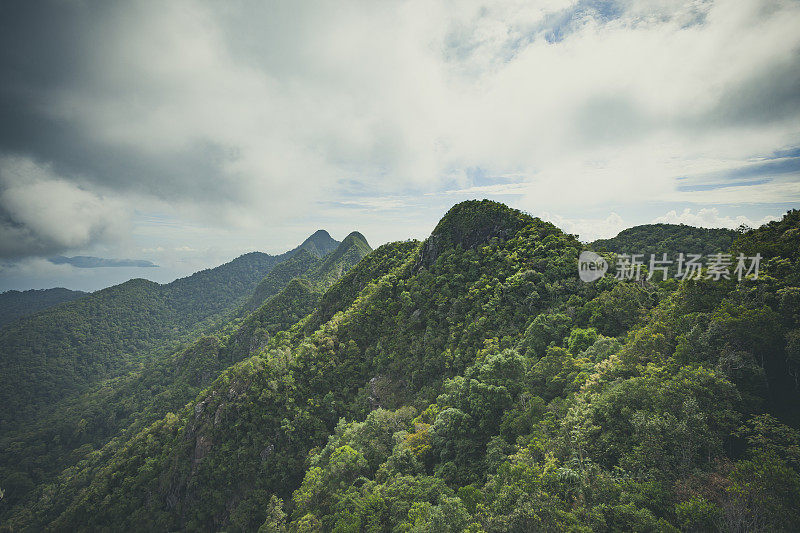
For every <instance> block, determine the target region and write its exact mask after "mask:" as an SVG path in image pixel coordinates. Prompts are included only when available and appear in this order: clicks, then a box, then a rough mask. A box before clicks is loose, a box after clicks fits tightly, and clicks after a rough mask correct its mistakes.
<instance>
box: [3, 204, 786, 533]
mask: <svg viewBox="0 0 800 533" xmlns="http://www.w3.org/2000/svg"><path fill="white" fill-rule="evenodd" d="M798 218H800V217H798V215H797V212H791V213H789V214H788V215H787V217H786V218H785V219H784V220H783V221H782V222H781V223H776V224H771V225H769V226H767V227H765V228H761V229H758V230H754V231H752V232H749V233H746V234H744V235H741V236H740V237H739V238H738V240H737V242H736V243H735V244H734V249H735V250H739V249H741V250H748V251H752V250H760V249H764V250H765V251H764V252H763V255H764V257H765V260H764V263H763V264H762V271H761V276H760V278H759V280H753V279H745V280H742V281H741V282H737V281H736V280H728V281H726V280H721V281H713V280H709V279H703V280H695V281H681V282H678V281H676V280H674V279H673V280H668V281H665V282H659V281H654V282H653V283H629V282H624V281H617V280H615V279H613V278H611V277H606V278H603V279H601V280H599V281H597V282H594V283H591V284H585V283H582V282H581V281H580V280H579V279H578V276H577V268H576V267H577V265H576V262H577V257H578V254H579V252H580V251H581V248H582V246H581V244H580V243H579V242H578V241H577V240H575V238H574V237H572V236H569V235H565V234H564V233H563V232H561V231H560V230H558V229H557V228H556V227H554V226H553V225H551V224H548V223H544V222H542V221H541V220H538V219H535V218H533V217H529V216H527V215H524V214H523V213H519V212H517V211H513V210H510V209H508V208H507V207H505V206H502V205H499V204H496V203H493V202H487V201H483V202H465V203H462V204H459V205H457V206H455V207H454V208H453V209H451V211H450V212H448V214H447V215H446V216H445V217H444V219H443V221H442V223H440V224H439V226H437V228H436V230H434V235H435V236H436V237H435V238H434V239H429V240H428V241H426V242H424V243H417V242H414V241H410V242H404V243H393V244H389V245H385V246H382V247H380V248H379V249H378V250H376V251H375V252H373V253H372V254H370V255H369V256H367V257H366V258H365V259H364V260H363V261H361V262H360V263H359V264H358V266H357V267H355V268H353V269H352V270H351V271H350V272H349V273H348V274H346V275H345V276H344V277H342V278H341V279H340V280H339V281H338V282H337V283H336V284H334V285H333V286H332V287H331V288H330V289H328V290H327V291H326V293H325V294H324V295H323V296H322V299H321V300H320V302H319V304H318V305H317V306H316V309H315V310H314V311H313V312H312V313H311V314H310V315H308V316H307V317H306V318H304V319H302V320H300V321H299V322H298V323H297V324H296V325H294V326H293V327H292V328H291V329H289V330H288V331H286V332H282V333H279V334H277V335H275V336H273V337H271V338H270V339H269V341H268V342H267V344H266V345H265V346H263V347H260V348H259V349H258V350H257V352H256V353H255V354H253V355H252V356H251V357H249V358H247V359H245V360H243V361H241V362H239V363H237V364H235V365H233V366H231V367H230V368H229V369H227V370H226V371H224V372H223V373H222V375H220V376H219V377H218V378H217V379H216V380H215V381H214V382H213V383H211V384H210V385H209V386H208V387H207V388H206V389H204V390H203V391H202V392H200V393H199V394H198V395H197V396H196V398H195V399H194V400H192V401H191V402H190V403H189V404H188V405H187V406H186V407H185V408H183V409H181V410H180V411H176V412H174V413H170V414H167V415H166V416H164V417H162V418H161V419H159V420H157V421H155V422H154V423H152V424H151V425H149V426H148V427H146V428H144V429H143V430H142V431H140V432H139V433H138V434H136V435H134V436H132V437H131V438H128V439H120V440H118V441H114V442H111V443H110V444H109V445H108V446H107V447H106V448H105V449H104V450H103V451H102V453H101V454H99V457H98V459H97V460H92V458H87V459H86V460H85V461H84V462H82V463H81V464H79V465H78V467H77V468H74V469H70V470H67V471H65V472H63V474H62V476H61V477H60V478H59V479H58V480H57V481H55V482H54V483H53V484H52V485H50V486H48V487H45V488H44V490H42V491H41V493H40V497H39V499H38V500H37V501H35V502H32V503H30V504H29V505H26V506H24V507H22V508H19V509H17V510H16V512H15V513H14V516H13V517H12V518H11V519H10V520H9V524H10V525H11V526H13V527H17V528H19V529H23V530H25V529H29V530H37V529H41V528H45V527H49V528H51V529H54V530H58V531H81V530H100V529H104V528H105V529H109V530H126V529H127V530H130V529H146V530H159V531H163V530H190V531H192V530H197V531H210V530H225V531H252V530H256V529H258V528H259V527H260V528H261V529H262V530H263V531H281V530H284V529H288V530H290V531H465V530H466V531H487V532H488V531H567V530H571V531H631V530H634V531H680V530H683V531H713V530H724V531H795V530H797V529H798V526H799V525H800V516H798V508H797V505H796V502H797V501H798V500H800V476H799V475H798V469H799V468H800V451H799V450H800V443H799V441H800V436H799V435H798V431H797V429H796V427H797V420H796V419H793V418H792V413H793V411H796V409H793V408H792V407H793V406H796V405H797V401H798V400H800V397H798V394H797V388H796V387H794V388H792V387H791V386H787V384H786V382H787V379H785V377H786V376H789V379H792V378H791V376H796V375H797V374H798V361H799V358H798V357H796V355H797V354H796V352H797V347H798V346H800V344H798V341H797V340H798V338H800V337H798V333H797V332H798V331H800V297H799V296H800V287H798V275H797V272H799V271H800V264H798V260H800V259H798V258H799V257H800V253H798V246H800V244H799V243H798V242H797V240H792V239H791V236H792V235H795V234H796V232H797V231H798V227H799V225H798V222H799V221H798ZM776 240H777V241H778V242H780V243H781V244H780V245H779V246H771V245H770V243H772V242H774V241H776ZM781 376H783V377H781ZM776 390H780V391H781V393H782V394H776V393H775V392H774V391H776Z"/></svg>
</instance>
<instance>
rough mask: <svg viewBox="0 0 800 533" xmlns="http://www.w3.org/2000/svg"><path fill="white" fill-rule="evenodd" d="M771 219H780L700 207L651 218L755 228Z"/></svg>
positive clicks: (709, 226)
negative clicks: (735, 214)
mask: <svg viewBox="0 0 800 533" xmlns="http://www.w3.org/2000/svg"><path fill="white" fill-rule="evenodd" d="M773 220H780V217H776V216H769V215H768V216H765V217H762V218H760V219H751V218H748V217H746V216H743V215H739V216H724V215H721V214H720V212H719V210H718V209H716V208H713V207H712V208H702V209H699V210H698V211H697V212H695V213H693V212H692V210H691V209H688V208H687V209H684V210H683V211H681V213H678V212H677V211H675V210H672V211H669V212H668V213H667V214H665V215H664V216H660V217H657V218H654V219H653V223H654V224H655V223H666V224H686V225H689V226H698V227H701V228H731V229H734V228H738V227H739V226H742V225H744V226H747V227H750V228H757V227H759V226H762V225H764V224H766V223H767V222H771V221H773Z"/></svg>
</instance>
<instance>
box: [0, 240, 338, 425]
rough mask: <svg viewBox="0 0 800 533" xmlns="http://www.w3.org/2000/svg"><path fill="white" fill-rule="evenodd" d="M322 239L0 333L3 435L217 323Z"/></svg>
mask: <svg viewBox="0 0 800 533" xmlns="http://www.w3.org/2000/svg"><path fill="white" fill-rule="evenodd" d="M326 236H327V233H324V235H323V234H322V233H320V232H317V233H315V234H314V235H312V236H311V237H309V239H307V240H306V241H305V242H304V243H303V244H301V246H299V247H297V248H295V249H294V250H291V251H289V252H286V253H284V254H281V255H278V256H271V255H268V254H264V253H260V252H251V253H248V254H245V255H242V256H240V257H238V258H236V259H234V260H233V261H230V262H228V263H225V264H224V265H221V266H218V267H216V268H212V269H207V270H203V271H200V272H197V273H195V274H192V275H191V276H188V277H186V278H181V279H178V280H175V281H173V282H172V283H168V284H166V285H159V284H157V283H154V282H152V281H148V280H144V279H134V280H130V281H127V282H125V283H122V284H120V285H116V286H114V287H110V288H108V289H103V290H100V291H96V292H94V293H92V294H90V295H88V296H86V297H84V298H81V299H79V300H76V301H73V302H70V303H67V304H64V305H60V306H57V307H53V308H50V309H46V310H44V311H42V312H40V313H37V314H35V315H33V316H30V317H27V318H23V319H21V320H19V321H17V322H15V323H14V324H11V325H9V326H7V327H5V328H2V329H0V402H2V404H3V405H4V406H5V409H3V410H2V411H0V428H3V429H4V430H7V429H8V427H9V426H12V425H14V424H15V423H17V422H18V421H20V420H24V419H25V418H30V417H33V416H34V413H35V411H36V409H37V408H38V407H40V406H42V405H47V404H51V403H53V402H55V401H57V400H59V399H60V398H63V397H65V396H67V395H69V394H74V393H76V392H79V391H81V390H84V389H85V388H86V387H88V386H90V385H91V384H93V383H97V382H99V381H102V380H103V379H107V378H110V377H113V376H117V375H121V374H122V373H125V372H127V371H129V370H133V369H135V368H136V367H137V365H138V364H140V363H142V362H144V361H146V360H149V359H152V358H153V357H156V356H158V354H162V355H163V354H164V353H166V352H168V351H169V350H170V349H171V347H174V346H175V344H176V343H178V342H179V341H181V340H184V339H187V338H188V337H189V336H191V335H192V334H198V333H200V332H202V331H204V330H205V329H207V328H208V327H210V326H211V325H212V324H214V323H215V322H220V321H221V320H223V319H224V317H225V316H226V315H227V314H228V313H231V312H232V311H233V310H234V309H236V308H237V307H238V306H239V305H241V304H242V303H243V302H244V300H245V299H246V298H247V296H249V295H250V294H251V292H252V291H253V289H254V288H255V287H256V285H257V284H258V283H259V282H260V281H261V280H262V279H263V278H264V276H265V275H267V274H268V273H269V272H270V271H271V270H272V268H273V267H274V266H275V265H277V264H279V263H281V262H283V261H286V260H287V259H289V258H291V257H292V256H293V255H294V254H295V253H297V252H298V251H300V250H305V249H307V248H311V249H312V250H314V252H313V253H317V251H319V250H320V249H326V248H329V247H330V241H329V239H330V236H327V238H326ZM334 242H335V241H334ZM287 281H288V280H287Z"/></svg>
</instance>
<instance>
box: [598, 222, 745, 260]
mask: <svg viewBox="0 0 800 533" xmlns="http://www.w3.org/2000/svg"><path fill="white" fill-rule="evenodd" d="M736 235H737V233H736V231H735V230H732V229H723V228H719V229H708V228H696V227H694V226H687V225H685V224H644V225H642V226H634V227H632V228H628V229H625V230H622V231H621V232H619V234H618V235H617V236H616V237H612V238H611V239H598V240H596V241H594V242H592V243H591V244H590V247H591V248H592V249H593V250H602V251H608V252H616V253H621V254H644V255H645V257H649V256H650V254H655V255H656V256H657V257H661V255H662V254H664V253H666V254H667V256H668V257H672V256H674V255H677V254H679V253H684V254H689V253H691V254H700V255H704V256H706V255H710V254H715V253H718V252H727V251H728V250H730V248H731V245H732V244H733V241H734V239H735V238H736Z"/></svg>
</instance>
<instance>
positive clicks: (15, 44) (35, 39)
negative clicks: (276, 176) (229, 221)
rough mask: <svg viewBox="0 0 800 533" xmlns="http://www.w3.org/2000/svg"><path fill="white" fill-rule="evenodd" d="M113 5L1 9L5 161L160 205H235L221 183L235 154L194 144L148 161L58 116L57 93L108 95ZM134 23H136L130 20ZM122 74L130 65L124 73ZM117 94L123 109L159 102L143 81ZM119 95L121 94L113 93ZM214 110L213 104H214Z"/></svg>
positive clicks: (0, 121) (0, 124)
mask: <svg viewBox="0 0 800 533" xmlns="http://www.w3.org/2000/svg"><path fill="white" fill-rule="evenodd" d="M119 16H120V14H119V13H118V12H117V11H116V10H115V3H113V2H110V3H109V2H14V3H11V4H7V5H4V6H3V7H0V79H2V80H3V83H2V85H0V154H14V155H24V156H28V157H30V158H31V159H33V160H34V161H38V162H42V163H48V164H50V165H51V166H52V169H53V171H54V172H55V173H56V174H58V175H61V176H65V177H68V178H72V179H76V180H83V181H87V182H89V183H95V184H98V185H103V186H107V187H110V188H113V189H118V190H123V191H125V190H133V191H135V192H142V193H149V194H154V195H156V196H157V197H159V198H163V199H167V200H171V199H177V198H189V199H207V198H208V197H209V195H213V196H214V197H216V198H221V199H226V198H228V199H234V198H235V194H236V192H237V191H236V189H235V187H230V186H224V185H223V184H222V183H220V180H219V178H218V177H219V174H220V166H221V165H223V164H225V163H226V162H228V161H230V160H231V159H232V158H234V157H235V151H233V150H231V149H229V148H225V147H223V146H221V145H220V144H217V143H214V142H213V141H209V140H204V141H195V142H193V143H191V144H190V145H189V146H188V147H184V148H181V149H178V150H175V151H170V152H165V153H159V154H152V153H150V154H148V153H143V151H142V150H140V149H138V148H137V147H135V146H133V147H127V146H120V145H118V144H113V143H106V142H103V140H102V139H97V138H96V136H94V135H93V134H92V132H91V131H87V130H86V124H83V123H79V122H77V121H72V120H69V119H65V118H63V117H60V116H58V115H56V114H54V113H53V112H52V110H51V107H52V106H53V105H54V104H55V101H54V99H55V97H56V95H57V94H58V93H60V92H62V91H65V90H71V91H75V92H79V93H84V94H89V95H91V94H92V93H93V92H96V91H100V92H105V91H106V90H107V89H108V88H107V87H106V88H104V87H103V85H104V84H106V83H107V81H106V80H104V78H103V72H102V69H103V67H104V65H102V64H95V63H93V61H101V60H105V59H106V58H104V57H103V54H102V53H100V52H101V51H102V50H103V47H104V46H107V45H108V44H110V43H106V42H103V40H104V39H107V38H109V37H113V35H108V32H107V28H106V27H105V26H106V24H107V23H108V22H109V20H114V19H116V18H119ZM132 22H134V23H135V21H132ZM123 67H124V66H123ZM128 81H129V82H130V86H128V87H127V88H126V90H124V91H118V94H119V102H118V103H119V104H120V105H125V104H126V101H134V100H135V101H136V102H137V103H138V104H144V105H149V104H152V105H155V104H156V102H153V101H145V102H142V101H141V99H142V98H148V97H152V96H153V95H148V94H143V93H140V91H138V90H137V80H136V79H134V78H133V77H132V78H131V79H129V80H128ZM113 89H114V90H117V89H118V88H113ZM209 105H213V102H209Z"/></svg>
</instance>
